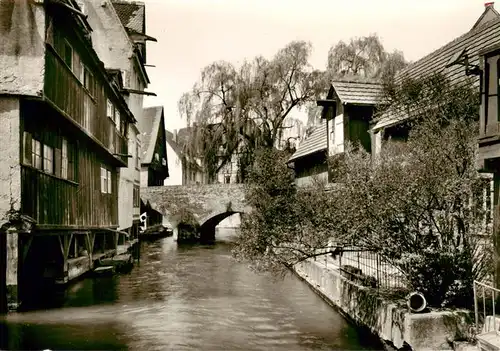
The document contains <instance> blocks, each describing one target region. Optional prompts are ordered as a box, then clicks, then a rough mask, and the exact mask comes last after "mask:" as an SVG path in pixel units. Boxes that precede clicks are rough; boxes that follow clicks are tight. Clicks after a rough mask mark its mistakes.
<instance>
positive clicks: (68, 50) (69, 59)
mask: <svg viewBox="0 0 500 351" xmlns="http://www.w3.org/2000/svg"><path fill="white" fill-rule="evenodd" d="M63 55H64V57H63V59H64V62H65V63H66V64H67V65H68V67H69V68H70V69H71V70H73V48H72V47H71V45H69V44H68V43H67V42H65V43H64V53H63Z"/></svg>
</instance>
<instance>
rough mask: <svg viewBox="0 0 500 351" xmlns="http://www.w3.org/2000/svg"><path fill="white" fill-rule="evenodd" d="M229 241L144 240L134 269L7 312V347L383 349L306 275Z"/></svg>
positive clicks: (2, 331)
mask: <svg viewBox="0 0 500 351" xmlns="http://www.w3.org/2000/svg"><path fill="white" fill-rule="evenodd" d="M229 238H230V237H229ZM221 239H222V240H221ZM227 239H228V236H227V235H224V233H218V240H219V241H218V242H217V243H216V244H215V245H211V246H195V247H193V246H191V247H178V246H177V244H176V243H175V242H174V241H173V239H172V238H166V239H162V240H160V241H156V242H151V243H142V248H141V251H142V254H141V260H140V263H139V265H137V266H136V267H134V269H133V270H132V272H130V273H129V274H125V275H120V276H115V277H99V278H85V279H83V280H80V281H78V282H76V283H74V284H72V285H70V286H69V287H68V289H67V290H66V291H65V292H61V293H59V294H56V295H54V294H52V295H50V296H51V298H49V297H48V296H46V297H44V299H43V300H44V303H43V304H40V305H39V306H38V309H36V310H32V311H28V312H22V313H14V314H9V315H6V316H3V317H0V349H2V350H5V349H9V350H37V349H38V350H43V349H51V350H117V349H120V350H374V349H380V345H379V344H378V343H376V342H375V341H374V340H373V339H372V338H370V337H369V336H368V335H366V334H364V333H362V332H360V331H359V330H357V329H356V328H355V327H353V326H352V325H350V324H349V323H347V321H346V320H345V319H344V318H343V317H342V316H341V315H340V314H338V313H337V312H336V311H335V310H333V309H332V308H331V307H330V306H329V305H328V304H326V303H325V302H324V301H323V300H322V299H321V298H320V297H318V296H317V295H316V294H315V293H314V292H313V291H312V290H311V289H310V288H309V287H308V286H307V285H306V284H305V283H304V282H302V281H300V280H299V279H298V278H297V277H295V276H293V275H289V276H287V277H285V278H284V279H279V280H276V279H273V278H272V277H271V276H269V275H265V274H255V273H254V272H252V271H251V270H250V269H249V268H248V267H247V266H246V265H245V264H240V263H237V262H235V261H234V260H233V258H232V257H231V251H230V250H231V243H230V242H229V241H227ZM34 293H35V294H36V293H37V292H34Z"/></svg>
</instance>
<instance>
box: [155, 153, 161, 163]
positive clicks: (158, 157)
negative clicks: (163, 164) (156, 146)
mask: <svg viewBox="0 0 500 351" xmlns="http://www.w3.org/2000/svg"><path fill="white" fill-rule="evenodd" d="M155 160H156V161H158V162H159V161H160V155H159V154H158V153H157V152H155Z"/></svg>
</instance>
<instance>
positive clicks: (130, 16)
mask: <svg viewBox="0 0 500 351" xmlns="http://www.w3.org/2000/svg"><path fill="white" fill-rule="evenodd" d="M112 3H113V7H114V8H115V10H116V13H117V14H118V17H120V21H121V22H122V24H123V26H124V27H125V28H129V29H132V30H133V31H135V32H138V33H142V34H145V29H146V28H145V20H146V12H145V5H144V3H143V2H141V1H124V0H112Z"/></svg>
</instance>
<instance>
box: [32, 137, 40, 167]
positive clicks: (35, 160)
mask: <svg viewBox="0 0 500 351" xmlns="http://www.w3.org/2000/svg"><path fill="white" fill-rule="evenodd" d="M31 165H32V166H33V167H35V168H38V169H42V143H41V142H40V141H38V140H36V139H32V142H31Z"/></svg>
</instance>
